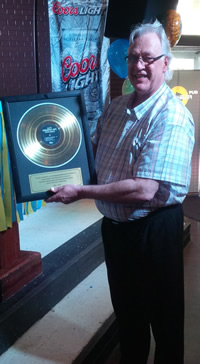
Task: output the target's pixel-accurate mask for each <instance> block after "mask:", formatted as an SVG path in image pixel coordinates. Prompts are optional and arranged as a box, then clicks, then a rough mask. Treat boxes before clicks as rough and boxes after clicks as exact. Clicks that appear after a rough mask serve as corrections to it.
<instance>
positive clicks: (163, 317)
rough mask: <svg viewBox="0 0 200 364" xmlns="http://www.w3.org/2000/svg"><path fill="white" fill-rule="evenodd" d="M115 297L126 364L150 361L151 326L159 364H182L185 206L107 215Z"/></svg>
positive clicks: (105, 228)
mask: <svg viewBox="0 0 200 364" xmlns="http://www.w3.org/2000/svg"><path fill="white" fill-rule="evenodd" d="M102 236H103V242H104V249H105V260H106V265H107V272H108V281H109V285H110V292H111V299H112V304H113V307H114V311H115V314H116V318H117V321H118V323H119V332H120V345H121V353H122V360H121V363H123V364H146V363H147V360H148V355H149V350H150V337H151V335H150V328H151V330H152V333H153V335H154V339H155V343H156V349H155V361H154V363H155V364H183V362H184V360H183V351H184V281H183V211H182V205H180V204H178V205H173V206H170V207H166V208H162V209H159V210H157V211H156V212H154V213H152V214H150V215H149V216H148V217H145V218H141V219H139V220H137V221H133V222H127V223H115V222H114V221H112V220H110V219H108V218H106V217H105V218H103V223H102Z"/></svg>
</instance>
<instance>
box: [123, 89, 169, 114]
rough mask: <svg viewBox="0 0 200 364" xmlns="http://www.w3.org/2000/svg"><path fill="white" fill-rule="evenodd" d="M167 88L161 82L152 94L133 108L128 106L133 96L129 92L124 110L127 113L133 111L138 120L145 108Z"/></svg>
mask: <svg viewBox="0 0 200 364" xmlns="http://www.w3.org/2000/svg"><path fill="white" fill-rule="evenodd" d="M166 88H167V85H166V83H165V82H163V83H162V85H161V86H160V87H159V89H158V90H157V91H156V92H154V94H153V95H152V96H150V97H149V98H148V99H147V100H145V101H144V102H142V103H141V104H139V105H138V106H136V107H134V108H133V109H130V108H129V107H128V105H131V103H132V100H133V98H134V92H133V93H132V94H131V96H130V98H129V100H128V103H127V109H126V112H127V114H128V113H130V114H131V113H132V112H134V113H135V116H136V118H137V119H138V120H140V119H141V118H142V116H143V115H144V114H145V112H146V110H148V109H149V108H150V107H151V106H152V105H153V104H154V103H155V101H156V100H157V99H159V98H160V97H161V96H162V94H163V93H164V92H165V90H166Z"/></svg>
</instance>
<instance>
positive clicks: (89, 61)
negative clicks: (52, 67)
mask: <svg viewBox="0 0 200 364" xmlns="http://www.w3.org/2000/svg"><path fill="white" fill-rule="evenodd" d="M97 65H98V62H97V61H96V59H95V56H94V55H93V54H92V55H91V56H90V58H83V59H82V61H81V62H80V63H79V62H72V57H71V56H67V57H65V58H64V60H63V62H62V80H63V82H67V81H69V79H70V78H75V77H77V76H78V74H79V73H81V74H85V73H87V72H88V70H90V71H94V70H95V68H97ZM66 71H67V72H66Z"/></svg>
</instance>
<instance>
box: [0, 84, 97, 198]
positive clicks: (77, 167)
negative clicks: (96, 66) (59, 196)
mask: <svg viewBox="0 0 200 364" xmlns="http://www.w3.org/2000/svg"><path fill="white" fill-rule="evenodd" d="M2 105H3V113H4V118H5V126H6V133H7V139H8V145H9V153H10V159H11V167H12V172H13V181H14V188H15V192H16V199H17V202H24V201H31V200H38V199H45V198H46V197H48V191H49V189H50V187H52V186H61V185H64V184H70V183H72V184H90V183H95V168H94V159H93V154H92V148H91V142H90V133H89V127H88V122H87V117H86V109H85V103H84V99H83V93H82V91H74V92H60V93H50V94H41V95H40V94H37V95H27V96H16V97H15V96H12V97H6V98H3V99H2Z"/></svg>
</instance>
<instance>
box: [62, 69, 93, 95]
mask: <svg viewBox="0 0 200 364" xmlns="http://www.w3.org/2000/svg"><path fill="white" fill-rule="evenodd" d="M98 81H99V71H95V72H89V73H88V74H87V75H86V76H81V77H78V78H76V79H73V80H71V81H70V82H69V83H67V84H66V88H65V89H66V90H71V91H73V90H80V89H82V88H85V87H87V86H88V85H89V84H90V83H94V82H98Z"/></svg>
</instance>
